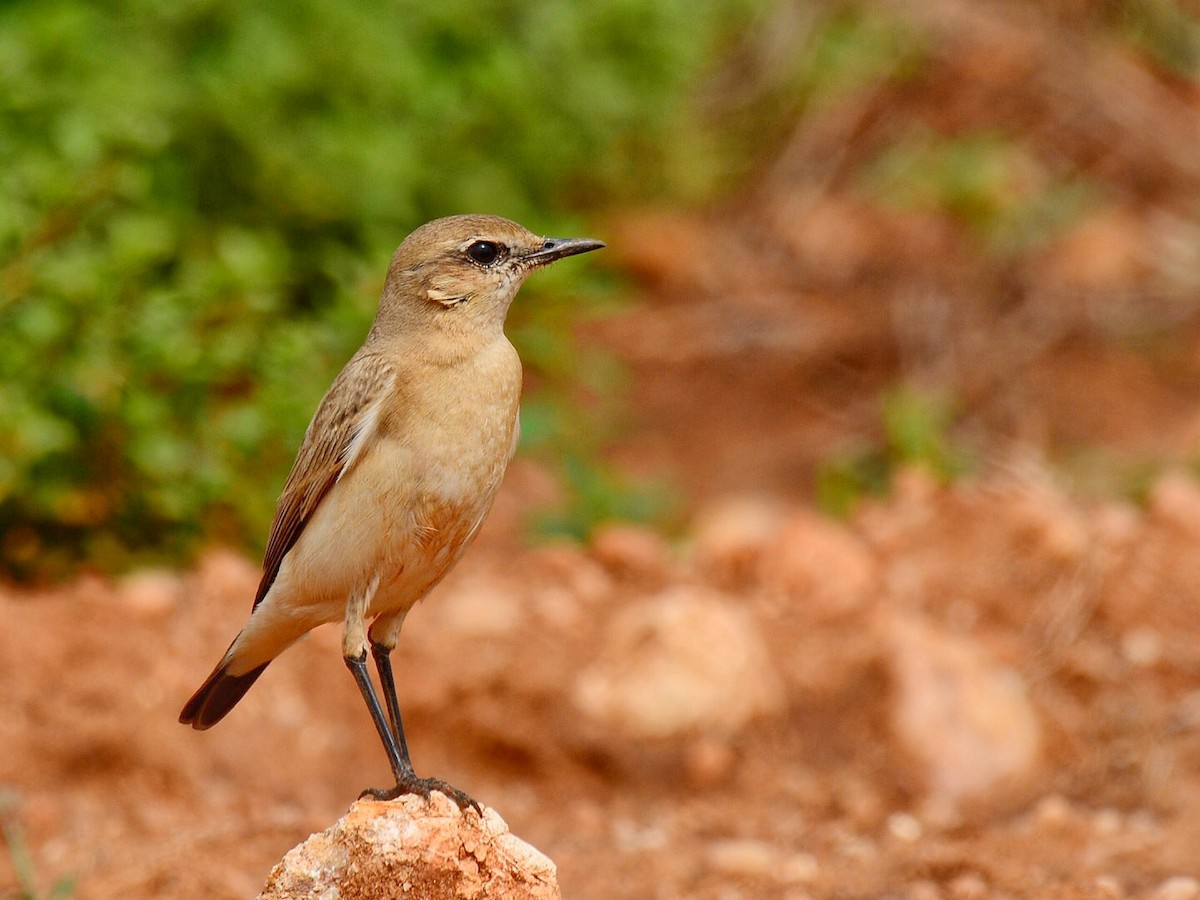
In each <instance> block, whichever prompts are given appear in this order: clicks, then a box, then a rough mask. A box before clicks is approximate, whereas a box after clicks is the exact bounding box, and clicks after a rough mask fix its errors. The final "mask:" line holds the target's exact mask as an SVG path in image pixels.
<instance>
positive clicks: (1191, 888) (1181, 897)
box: [1150, 875, 1200, 900]
mask: <svg viewBox="0 0 1200 900" xmlns="http://www.w3.org/2000/svg"><path fill="white" fill-rule="evenodd" d="M1150 896H1151V898H1152V900H1195V898H1196V897H1200V881H1197V880H1196V879H1195V878H1192V877H1191V876H1188V875H1174V876H1172V877H1170V878H1168V879H1167V880H1166V881H1164V882H1163V883H1162V884H1160V885H1159V886H1158V887H1157V888H1155V889H1154V893H1152V894H1151V895H1150Z"/></svg>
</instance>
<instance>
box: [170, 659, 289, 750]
mask: <svg viewBox="0 0 1200 900" xmlns="http://www.w3.org/2000/svg"><path fill="white" fill-rule="evenodd" d="M231 649H232V648H231ZM229 662H230V660H229V654H228V653H226V654H225V656H224V657H223V658H222V659H221V661H220V662H219V663H218V664H217V667H216V668H215V669H213V670H212V674H211V675H209V676H208V677H207V678H206V679H204V684H202V685H200V688H199V690H197V691H196V693H194V694H192V699H190V700H189V701H188V702H187V703H186V704H184V707H183V712H181V713H180V714H179V721H180V722H182V723H183V724H184V725H191V726H192V727H193V728H195V729H196V730H197V731H204V729H206V728H211V727H212V726H214V725H216V724H217V723H218V722H220V721H221V720H222V719H223V718H225V715H226V713H228V712H229V711H230V710H231V709H233V708H234V707H235V706H236V705H237V702H238V701H239V700H241V699H242V697H243V696H245V694H246V691H248V690H250V687H251V686H252V685H253V684H254V682H255V681H257V680H258V676H259V675H261V674H262V673H263V670H264V669H265V668H266V667H267V666H268V665H270V660H267V662H265V663H263V664H262V665H261V666H259V667H258V668H257V669H251V670H250V671H249V672H246V673H245V674H243V675H230V674H229Z"/></svg>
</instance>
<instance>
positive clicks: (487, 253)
mask: <svg viewBox="0 0 1200 900" xmlns="http://www.w3.org/2000/svg"><path fill="white" fill-rule="evenodd" d="M467 256H469V257H471V259H473V260H474V261H475V262H477V263H479V264H480V265H481V266H490V265H491V264H492V263H494V262H495V261H496V260H497V259H499V258H500V245H499V244H497V243H495V242H494V241H476V242H475V243H473V244H472V245H471V246H470V247H468V248H467Z"/></svg>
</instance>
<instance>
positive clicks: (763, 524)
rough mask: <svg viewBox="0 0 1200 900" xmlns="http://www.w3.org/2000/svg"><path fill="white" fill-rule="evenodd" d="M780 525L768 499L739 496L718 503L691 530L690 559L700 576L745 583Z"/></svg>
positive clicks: (780, 518)
mask: <svg viewBox="0 0 1200 900" xmlns="http://www.w3.org/2000/svg"><path fill="white" fill-rule="evenodd" d="M782 524H783V513H782V510H781V509H780V506H779V504H778V503H775V502H773V501H771V500H770V499H767V498H762V497H750V496H738V497H730V498H727V499H725V500H722V501H719V502H717V503H715V504H713V505H712V506H710V507H708V508H707V509H705V510H703V511H702V512H701V513H700V515H699V516H697V518H696V521H695V524H694V525H693V526H692V558H693V559H694V560H695V563H696V567H697V568H698V569H699V570H700V571H701V572H704V573H706V574H709V575H712V576H715V577H716V578H718V579H721V580H723V581H729V582H734V583H740V582H744V581H748V580H750V579H752V578H754V577H756V576H757V574H758V569H759V566H760V564H761V562H762V558H763V556H764V554H765V553H766V552H767V548H768V547H769V546H770V544H771V543H772V542H773V541H774V540H775V537H776V535H778V533H779V529H780V526H781V525H782Z"/></svg>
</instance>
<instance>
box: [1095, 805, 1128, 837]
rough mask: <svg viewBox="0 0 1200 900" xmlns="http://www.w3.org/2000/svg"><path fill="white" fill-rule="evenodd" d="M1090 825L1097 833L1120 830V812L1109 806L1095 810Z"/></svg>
mask: <svg viewBox="0 0 1200 900" xmlns="http://www.w3.org/2000/svg"><path fill="white" fill-rule="evenodd" d="M1092 827H1093V828H1094V829H1095V830H1096V833H1097V834H1105V835H1107V834H1116V833H1117V832H1118V831H1120V830H1121V814H1120V813H1119V812H1117V811H1116V810H1115V809H1111V808H1105V809H1101V810H1097V812H1096V814H1095V815H1094V816H1093V817H1092Z"/></svg>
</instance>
